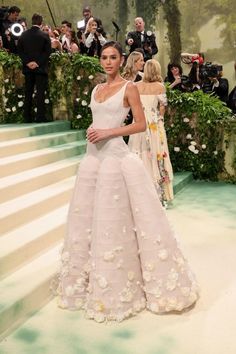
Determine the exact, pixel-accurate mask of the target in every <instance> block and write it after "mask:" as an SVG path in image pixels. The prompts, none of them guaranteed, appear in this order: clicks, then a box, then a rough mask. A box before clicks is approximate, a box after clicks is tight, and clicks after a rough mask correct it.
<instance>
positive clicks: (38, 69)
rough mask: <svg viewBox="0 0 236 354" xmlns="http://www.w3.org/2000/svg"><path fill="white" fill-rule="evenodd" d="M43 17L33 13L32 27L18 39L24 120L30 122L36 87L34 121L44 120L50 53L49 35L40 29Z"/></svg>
mask: <svg viewBox="0 0 236 354" xmlns="http://www.w3.org/2000/svg"><path fill="white" fill-rule="evenodd" d="M42 22H43V17H42V16H41V15H39V14H34V15H33V17H32V27H31V28H30V29H28V30H27V31H25V32H23V34H22V35H21V37H20V38H19V41H18V52H19V55H20V57H21V60H22V64H23V74H24V75H25V101H24V122H25V123H31V122H32V121H33V118H32V111H33V109H32V108H33V107H32V98H33V93H34V87H36V92H37V93H36V108H37V112H36V122H37V123H40V122H45V121H46V117H45V101H44V100H45V91H46V89H47V82H48V61H49V56H50V54H51V41H50V38H49V35H48V34H47V33H45V32H43V31H41V26H42Z"/></svg>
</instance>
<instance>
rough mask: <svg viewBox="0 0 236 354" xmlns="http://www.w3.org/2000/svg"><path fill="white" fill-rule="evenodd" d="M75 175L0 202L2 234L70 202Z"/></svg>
mask: <svg viewBox="0 0 236 354" xmlns="http://www.w3.org/2000/svg"><path fill="white" fill-rule="evenodd" d="M74 181H75V176H73V177H69V178H67V179H65V180H63V181H60V182H57V183H54V184H51V185H49V186H47V187H44V188H41V189H39V190H36V191H33V192H31V193H27V194H24V195H22V196H20V197H18V198H15V199H12V200H10V201H7V202H5V203H2V204H0V236H3V235H4V233H7V232H10V231H12V230H14V229H15V228H17V227H19V226H22V225H23V224H26V223H28V222H29V220H34V219H36V218H39V217H40V216H42V215H45V214H47V213H49V212H51V211H52V210H54V209H56V208H58V207H60V206H62V205H64V204H65V203H67V202H68V200H69V199H70V196H71V192H72V189H73V187H74Z"/></svg>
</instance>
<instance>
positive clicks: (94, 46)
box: [84, 17, 107, 57]
mask: <svg viewBox="0 0 236 354" xmlns="http://www.w3.org/2000/svg"><path fill="white" fill-rule="evenodd" d="M106 41H107V40H106V33H105V31H104V29H103V26H102V21H101V20H99V19H97V18H93V17H91V18H90V19H89V21H88V23H87V26H86V30H85V33H84V44H85V47H86V54H87V55H88V56H90V57H94V56H98V57H100V53H101V48H102V46H103V45H104V44H105V43H106Z"/></svg>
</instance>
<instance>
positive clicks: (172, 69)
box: [165, 63, 185, 91]
mask: <svg viewBox="0 0 236 354" xmlns="http://www.w3.org/2000/svg"><path fill="white" fill-rule="evenodd" d="M182 74H183V69H182V67H181V65H179V64H176V63H170V64H168V67H167V76H166V78H165V82H168V83H169V88H171V89H173V90H179V91H185V90H184V87H183V84H182Z"/></svg>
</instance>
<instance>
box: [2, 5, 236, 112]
mask: <svg viewBox="0 0 236 354" xmlns="http://www.w3.org/2000/svg"><path fill="white" fill-rule="evenodd" d="M3 10H4V9H3V8H1V12H0V29H1V30H0V34H1V35H0V48H2V49H3V50H7V51H8V52H10V53H14V54H19V53H18V48H17V42H18V39H19V36H20V35H21V33H22V31H25V30H26V29H27V28H28V26H27V22H26V19H25V18H23V17H20V13H21V11H20V8H18V7H17V6H12V7H10V8H6V9H5V12H4V11H3ZM82 16H83V17H82V19H81V20H80V21H78V22H77V24H76V29H75V28H73V26H72V23H71V22H69V21H68V20H63V21H62V22H61V25H60V26H58V27H54V28H52V27H51V26H49V25H48V24H46V23H43V24H42V26H41V30H42V31H43V32H45V33H47V34H48V36H49V38H50V41H51V51H52V52H67V53H70V54H73V53H80V54H83V55H88V56H98V57H99V56H100V52H101V48H102V46H103V45H104V44H105V43H106V42H107V35H106V32H105V30H104V28H103V24H102V21H101V19H99V18H96V17H94V16H93V14H92V10H91V8H90V7H89V6H85V7H84V8H83V11H82ZM15 24H18V25H20V26H19V27H16V29H17V30H18V33H17V32H16V31H13V30H12V28H13V25H15ZM124 44H125V45H126V46H127V47H128V52H129V53H128V55H129V54H130V53H132V52H133V51H140V52H141V53H142V55H143V58H144V61H147V60H148V59H151V58H152V57H153V56H154V55H155V54H156V53H157V52H158V47H157V43H156V37H155V34H154V33H153V32H152V31H149V30H146V29H145V23H144V21H143V19H142V18H141V17H137V18H136V19H135V20H134V31H130V32H128V34H127V36H126V38H125V39H124ZM128 55H126V57H127V56H128ZM181 60H182V62H183V63H185V64H188V65H189V66H190V69H189V73H188V75H183V69H182V66H181V65H180V64H179V63H169V64H168V67H167V76H166V78H165V81H166V82H167V83H168V84H169V87H170V88H171V89H174V90H179V91H181V92H193V91H196V90H203V92H205V93H210V94H215V95H216V96H217V97H219V99H220V100H221V101H223V102H225V103H226V104H228V106H229V107H230V108H231V109H232V110H233V111H234V112H236V98H235V95H236V94H235V91H236V90H235V89H234V90H233V91H232V92H231V93H230V94H229V83H228V80H227V78H224V77H223V68H222V67H221V66H219V65H216V64H212V63H208V62H205V59H204V55H203V54H202V53H199V54H190V53H182V54H181Z"/></svg>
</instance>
